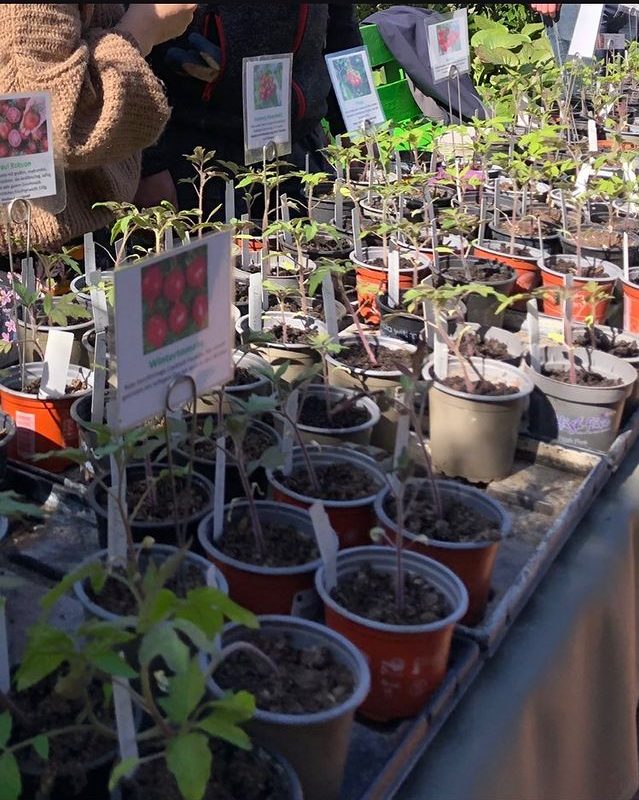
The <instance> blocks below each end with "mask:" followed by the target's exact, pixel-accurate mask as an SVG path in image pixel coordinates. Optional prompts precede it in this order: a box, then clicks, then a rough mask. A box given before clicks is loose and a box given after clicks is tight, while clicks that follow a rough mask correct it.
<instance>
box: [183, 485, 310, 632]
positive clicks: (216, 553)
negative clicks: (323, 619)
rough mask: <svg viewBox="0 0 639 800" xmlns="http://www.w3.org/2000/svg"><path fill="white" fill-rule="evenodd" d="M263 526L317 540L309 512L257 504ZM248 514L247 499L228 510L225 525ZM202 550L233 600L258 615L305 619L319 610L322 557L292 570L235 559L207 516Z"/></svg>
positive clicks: (202, 530) (201, 537)
mask: <svg viewBox="0 0 639 800" xmlns="http://www.w3.org/2000/svg"><path fill="white" fill-rule="evenodd" d="M255 505H256V508H257V513H258V516H259V518H260V522H262V523H275V524H277V525H289V526H291V527H293V528H295V530H296V531H297V532H298V533H300V534H303V535H304V536H307V537H308V538H314V537H315V531H314V528H313V522H312V520H311V517H310V515H309V513H308V511H306V510H304V509H302V508H295V507H294V506H289V505H283V504H282V503H274V502H272V501H270V500H257V501H255ZM247 511H248V503H247V502H246V501H245V500H242V501H240V502H235V503H231V504H229V505H227V506H225V507H224V525H225V526H226V525H227V523H228V518H229V516H230V517H231V519H233V518H237V517H241V516H244V515H245V514H247ZM197 535H198V539H199V541H200V545H201V547H202V550H203V551H204V552H205V553H206V556H207V558H209V559H210V560H211V561H212V562H213V563H214V564H215V565H216V566H217V568H218V569H219V570H220V572H222V574H223V575H224V577H225V578H226V580H227V581H228V585H229V597H230V598H231V600H234V601H235V602H236V603H238V604H239V605H241V606H242V607H243V608H247V609H248V610H249V611H252V612H253V613H254V614H296V613H300V614H301V615H303V616H305V615H306V613H307V612H308V611H309V610H311V609H316V607H317V595H316V594H315V589H314V586H313V581H314V576H315V571H316V570H317V568H318V567H319V566H320V564H321V563H322V561H321V558H317V559H315V560H314V561H309V562H308V563H307V564H299V565H297V566H291V567H263V566H259V565H257V564H250V563H248V562H245V561H239V560H238V559H236V558H232V557H231V556H228V555H227V554H226V553H224V552H223V551H222V550H220V548H219V547H217V545H216V543H215V539H214V538H213V515H212V514H209V515H208V516H206V517H205V518H204V519H203V520H202V521H201V522H200V525H199V527H198V532H197Z"/></svg>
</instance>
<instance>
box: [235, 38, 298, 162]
mask: <svg viewBox="0 0 639 800" xmlns="http://www.w3.org/2000/svg"><path fill="white" fill-rule="evenodd" d="M292 64H293V56H292V54H291V53H285V54H283V55H272V56H270V55H269V56H257V57H255V58H245V59H244V61H243V63H242V69H243V76H242V77H243V80H242V84H243V85H242V92H243V104H244V163H245V164H247V165H248V164H254V163H256V162H257V161H261V160H262V158H263V155H264V148H265V147H268V146H269V145H270V144H271V143H273V144H274V145H275V151H276V154H277V155H278V156H285V155H288V154H289V153H290V152H291V91H292ZM269 157H270V156H269Z"/></svg>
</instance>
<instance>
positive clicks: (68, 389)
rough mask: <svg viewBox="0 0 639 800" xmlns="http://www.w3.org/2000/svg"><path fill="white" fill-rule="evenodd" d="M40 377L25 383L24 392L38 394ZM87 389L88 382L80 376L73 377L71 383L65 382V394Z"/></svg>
mask: <svg viewBox="0 0 639 800" xmlns="http://www.w3.org/2000/svg"><path fill="white" fill-rule="evenodd" d="M40 383H41V381H40V378H36V379H35V380H33V381H30V382H29V383H27V385H26V386H25V387H24V393H25V394H34V395H35V394H38V392H39V391H40ZM86 389H88V384H87V382H86V381H83V380H82V378H74V379H73V380H72V381H71V383H67V385H66V386H65V387H64V393H65V394H76V393H77V392H84V391H86Z"/></svg>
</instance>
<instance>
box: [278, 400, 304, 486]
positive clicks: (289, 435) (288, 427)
mask: <svg viewBox="0 0 639 800" xmlns="http://www.w3.org/2000/svg"><path fill="white" fill-rule="evenodd" d="M299 404H300V393H299V389H294V390H293V391H292V392H291V394H290V395H289V398H288V400H287V401H286V414H287V416H288V419H287V420H286V421H285V422H284V435H283V437H282V455H283V457H284V465H283V467H282V473H283V474H284V475H290V474H291V472H292V470H293V443H294V441H295V433H294V429H293V426H294V425H296V424H297V414H298V411H299ZM289 420H292V423H291V422H289Z"/></svg>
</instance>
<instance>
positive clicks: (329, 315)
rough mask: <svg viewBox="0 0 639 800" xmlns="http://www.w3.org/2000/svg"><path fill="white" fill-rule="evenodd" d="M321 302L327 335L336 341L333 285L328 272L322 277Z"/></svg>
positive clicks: (335, 307)
mask: <svg viewBox="0 0 639 800" xmlns="http://www.w3.org/2000/svg"><path fill="white" fill-rule="evenodd" d="M322 303H323V305H324V320H325V323H326V329H327V331H328V335H329V336H330V337H331V339H333V341H335V342H336V341H337V339H338V336H339V329H338V325H337V306H336V300H335V287H334V286H333V279H332V278H331V276H330V275H328V274H327V275H324V277H323V278H322Z"/></svg>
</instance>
